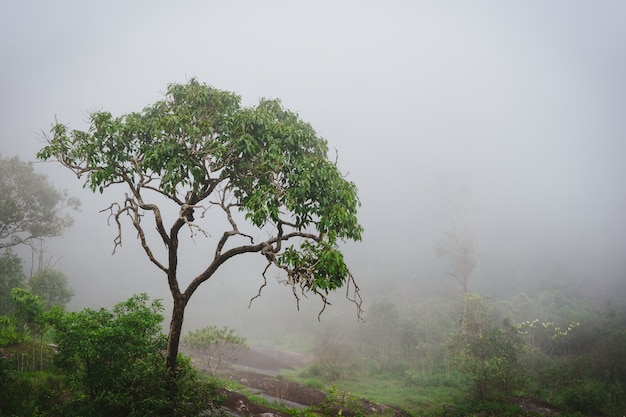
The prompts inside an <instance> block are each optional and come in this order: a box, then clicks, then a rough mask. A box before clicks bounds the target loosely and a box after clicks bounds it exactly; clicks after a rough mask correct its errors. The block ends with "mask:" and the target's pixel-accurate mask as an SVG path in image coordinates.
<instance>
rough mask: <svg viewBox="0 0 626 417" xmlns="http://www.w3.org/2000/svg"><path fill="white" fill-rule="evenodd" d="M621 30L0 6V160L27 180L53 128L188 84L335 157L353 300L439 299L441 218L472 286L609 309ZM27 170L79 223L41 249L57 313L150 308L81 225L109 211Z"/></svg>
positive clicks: (598, 21)
mask: <svg viewBox="0 0 626 417" xmlns="http://www.w3.org/2000/svg"><path fill="white" fill-rule="evenodd" d="M625 21H626V2H623V1H571V0H567V1H543V0H542V1H506V2H505V1H439V0H438V1H428V2H424V1H384V2H383V1H177V2H170V1H111V0H109V1H106V2H87V1H4V2H2V4H1V5H0V42H1V44H0V45H1V46H0V48H1V52H2V65H1V67H0V71H1V74H2V76H1V77H0V86H1V90H0V91H1V94H0V106H1V108H0V110H1V111H0V152H1V153H2V154H3V155H4V156H12V155H15V154H17V155H19V156H20V157H21V158H22V159H24V160H34V154H35V153H36V151H37V150H38V149H39V148H40V147H41V146H42V143H41V137H40V132H41V131H42V130H43V131H47V130H48V129H49V128H50V126H51V124H52V123H53V122H54V121H55V118H56V119H58V121H60V122H63V123H68V124H70V126H71V127H72V128H77V129H84V128H86V125H85V120H86V114H87V113H88V112H89V111H93V110H107V111H110V112H112V113H113V114H116V115H120V114H123V113H126V112H131V111H137V110H140V109H142V108H143V107H144V106H146V105H148V104H151V103H153V102H154V101H156V100H159V99H160V98H162V93H163V92H164V91H165V89H166V86H167V84H168V83H173V82H186V81H187V80H188V79H189V78H191V77H197V78H198V79H199V80H200V81H201V82H204V83H207V84H210V85H213V86H215V87H217V88H220V89H225V90H231V91H235V92H237V93H238V94H240V95H241V96H242V98H243V102H244V103H245V104H246V105H253V104H255V103H256V102H257V101H258V100H259V98H261V97H268V98H270V97H278V98H281V99H282V100H283V103H284V105H285V106H286V107H288V108H290V109H291V110H294V111H297V112H299V114H300V115H301V117H302V118H303V119H304V120H306V121H308V122H310V123H311V124H312V125H313V127H314V128H315V129H316V130H317V131H318V133H319V134H320V135H321V136H323V137H324V138H326V139H327V140H328V142H329V145H330V148H331V149H333V148H336V149H337V150H338V153H339V165H340V167H341V169H342V171H344V172H347V173H349V174H348V178H349V179H350V180H352V181H354V182H355V183H356V184H357V186H358V188H359V190H360V196H361V200H362V203H363V206H362V209H361V212H360V213H361V214H360V218H361V219H362V223H363V225H364V227H365V230H366V232H365V235H364V241H363V242H362V243H360V244H355V245H348V247H346V252H347V254H348V260H349V261H350V262H352V265H351V266H352V268H353V270H354V271H355V272H357V273H358V274H360V275H361V277H362V280H363V282H365V283H368V284H370V283H377V284H376V285H380V283H381V282H384V280H385V279H389V278H392V277H393V278H398V277H400V278H406V279H417V280H419V279H423V280H431V279H436V280H443V279H446V278H445V276H444V274H443V272H444V271H445V268H446V266H445V265H443V264H442V261H441V260H440V259H436V256H435V251H434V247H435V245H436V242H437V240H439V239H441V237H442V235H443V233H444V232H445V228H446V224H447V223H446V222H447V221H448V220H449V219H448V218H447V213H448V212H449V209H450V207H454V206H455V205H457V204H460V205H462V206H463V207H465V208H466V211H467V213H468V219H469V220H468V221H469V222H470V223H471V226H472V228H473V229H474V230H475V231H476V233H477V235H478V236H479V246H480V264H479V269H478V271H477V272H476V274H475V275H476V277H475V278H474V281H473V282H475V283H477V285H478V284H480V283H481V282H483V283H484V282H494V283H496V282H497V284H498V286H499V287H505V288H506V287H511V288H513V287H514V286H515V285H518V284H519V282H518V281H519V280H520V279H521V280H524V279H530V278H529V277H530V275H533V277H534V278H537V275H538V274H539V275H541V274H546V278H547V279H550V278H552V276H551V275H550V274H553V275H555V278H558V279H561V280H563V279H565V280H571V282H572V285H582V284H581V283H583V284H585V285H588V284H589V283H590V282H596V281H601V282H602V283H603V287H602V288H603V291H604V292H605V293H606V294H610V293H611V292H612V291H613V290H614V289H615V288H623V286H621V287H620V285H621V284H620V283H621V282H623V280H624V269H625V268H626V256H625V253H626V219H625V216H626V186H625V184H624V180H625V179H626V163H625V159H626V136H625V134H626V76H625V74H626V25H624V22H625ZM333 157H334V155H333ZM37 170H39V171H41V172H45V173H46V174H48V175H49V176H50V178H51V180H52V181H53V182H54V184H55V185H56V186H58V187H59V188H65V189H68V190H69V191H70V193H72V194H75V195H77V196H79V197H80V198H81V199H82V201H83V204H84V208H83V210H82V212H81V213H80V214H78V215H77V216H76V225H75V226H74V228H73V229H72V230H71V231H69V232H68V233H67V234H66V235H65V237H64V238H63V239H62V240H56V241H55V242H56V243H54V242H53V243H51V244H52V245H53V246H54V248H53V250H54V253H55V254H56V255H57V256H58V257H59V258H61V260H60V261H59V264H58V266H59V268H61V269H63V270H64V271H65V272H66V273H67V274H68V276H69V277H70V280H71V283H72V286H73V287H74V288H75V290H76V292H77V300H78V299H79V297H87V295H92V294H97V295H98V297H101V298H102V299H103V300H104V299H106V298H107V297H111V298H113V299H114V302H116V301H120V300H121V299H123V298H125V297H126V294H128V295H130V294H132V293H133V292H137V291H140V290H142V289H144V287H145V283H146V282H147V281H151V282H155V283H157V285H156V286H155V287H154V293H156V294H159V295H160V296H162V297H163V298H167V297H168V295H167V289H166V286H165V281H164V280H163V279H162V277H159V276H158V275H159V271H157V270H156V269H155V268H154V267H153V266H152V265H150V264H148V263H147V260H146V259H145V258H144V257H142V256H143V255H142V254H141V253H138V252H137V251H136V250H135V249H136V247H135V245H134V244H135V242H132V240H131V239H130V238H129V240H128V243H127V244H126V245H125V246H124V250H122V251H120V253H118V254H116V255H115V257H111V256H110V253H111V249H112V243H111V242H112V238H113V237H114V232H115V231H114V230H112V228H108V227H107V226H106V216H104V215H102V214H99V213H98V210H99V209H102V208H104V207H106V205H107V203H108V202H109V201H112V200H114V199H115V198H116V194H115V193H112V194H109V195H107V194H105V195H104V196H92V195H91V194H90V193H88V192H86V191H84V190H82V189H81V188H80V187H81V183H80V182H79V181H77V180H76V179H75V177H73V176H72V175H71V174H70V173H69V172H64V171H63V169H62V168H61V167H58V166H55V165H52V164H38V165H37ZM128 234H129V235H130V230H129V233H128ZM545 263H547V264H549V265H552V266H550V267H547V268H544V267H542V265H544V264H545ZM555 265H556V266H555ZM553 266H554V267H555V268H556V269H558V272H554V271H553V270H551V268H552V267H553ZM559 267H562V268H559ZM133 274H135V275H137V276H140V277H141V279H137V278H136V277H133ZM218 278H219V279H228V277H225V276H224V277H218ZM255 278H256V277H255ZM357 278H358V277H357ZM605 284H606V286H605ZM211 285H214V286H215V288H217V286H218V285H219V284H214V283H211ZM376 285H375V284H372V287H375V286H376ZM365 290H367V288H365ZM246 291H250V292H252V293H253V292H254V290H253V289H251V290H246ZM120 294H124V295H120ZM285 295H286V296H288V291H287V292H285ZM81 299H85V298H81ZM90 300H93V298H90ZM90 302H91V301H90ZM77 303H78V304H77V305H80V306H82V305H84V304H86V303H84V304H81V302H79V301H77ZM245 307H246V306H245V305H242V306H241V308H244V309H245Z"/></svg>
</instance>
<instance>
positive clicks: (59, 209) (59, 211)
mask: <svg viewBox="0 0 626 417" xmlns="http://www.w3.org/2000/svg"><path fill="white" fill-rule="evenodd" d="M0 195H2V199H0V248H9V247H13V246H17V245H21V244H31V243H32V242H33V241H35V240H37V239H42V238H48V237H54V236H59V235H60V234H61V232H62V231H63V230H64V229H66V228H67V227H69V226H71V225H72V218H71V217H70V216H69V215H68V214H67V213H63V209H64V208H66V207H71V208H78V206H79V205H80V203H79V201H78V200H76V199H75V198H71V197H68V196H67V194H66V193H65V192H61V191H59V190H57V189H55V188H54V187H53V186H52V185H51V184H50V182H49V181H48V179H47V178H46V176H45V175H43V174H39V173H36V172H35V171H34V169H33V165H32V164H31V163H28V162H23V161H21V160H20V159H19V158H18V157H17V156H14V157H13V158H3V157H2V155H0Z"/></svg>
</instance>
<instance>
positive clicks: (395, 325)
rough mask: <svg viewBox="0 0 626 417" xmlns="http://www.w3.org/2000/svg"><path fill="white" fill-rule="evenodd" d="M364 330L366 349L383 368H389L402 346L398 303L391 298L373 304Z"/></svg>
mask: <svg viewBox="0 0 626 417" xmlns="http://www.w3.org/2000/svg"><path fill="white" fill-rule="evenodd" d="M362 332H363V336H364V339H365V343H363V345H364V346H365V350H366V351H367V353H368V354H369V355H370V357H372V358H373V359H374V360H375V361H376V363H377V365H378V366H379V367H380V368H381V369H383V370H387V368H388V366H389V364H390V360H391V359H392V357H393V356H394V354H395V353H396V352H397V351H398V350H399V347H400V346H399V342H400V320H399V315H398V309H397V307H396V305H395V304H394V303H393V302H391V301H390V300H380V301H377V302H376V303H374V304H372V307H371V308H370V309H368V313H367V316H366V321H365V326H364V327H363V329H362Z"/></svg>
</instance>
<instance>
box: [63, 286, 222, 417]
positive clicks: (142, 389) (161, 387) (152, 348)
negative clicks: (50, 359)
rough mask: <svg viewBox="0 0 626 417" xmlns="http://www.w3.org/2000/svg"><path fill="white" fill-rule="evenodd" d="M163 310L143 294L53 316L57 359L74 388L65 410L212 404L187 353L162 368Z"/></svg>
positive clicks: (182, 411) (194, 409)
mask: <svg viewBox="0 0 626 417" xmlns="http://www.w3.org/2000/svg"><path fill="white" fill-rule="evenodd" d="M162 310H163V307H162V305H161V303H160V302H159V301H152V302H151V303H150V304H148V297H147V296H146V295H145V294H142V295H138V296H134V297H132V298H130V299H129V300H128V301H126V302H123V303H120V304H118V305H116V306H115V308H114V309H113V311H107V310H105V309H101V310H99V311H94V310H90V309H85V310H83V311H81V312H79V313H68V314H66V315H65V316H63V317H61V318H59V319H58V320H57V322H56V324H55V327H56V329H55V330H56V333H55V339H56V342H57V344H58V347H59V353H58V355H57V357H56V362H57V364H58V365H59V367H60V368H61V369H62V370H63V372H64V373H65V374H66V375H67V376H68V378H69V381H70V382H71V383H72V388H73V391H74V395H73V397H72V399H71V401H69V402H68V403H67V404H65V405H64V409H63V413H64V415H67V416H79V415H88V416H94V417H97V416H107V417H116V416H131V417H132V416H137V417H139V416H147V415H150V416H172V417H176V416H179V415H180V416H183V415H197V414H198V413H200V412H202V411H205V410H207V409H209V408H212V406H213V405H214V404H215V401H216V397H217V395H216V388H215V387H214V386H212V385H210V384H207V383H203V382H202V381H200V379H199V378H198V376H197V375H196V373H195V371H194V370H193V369H192V368H191V365H190V362H189V360H188V359H186V358H184V357H182V356H181V357H180V358H179V362H178V363H179V368H178V369H177V370H176V372H175V374H172V373H170V372H168V371H167V370H166V367H165V358H164V355H163V349H164V347H165V337H164V336H163V335H162V334H161V332H160V323H161V321H162V319H163V317H162V316H161V314H160V313H161V311H162Z"/></svg>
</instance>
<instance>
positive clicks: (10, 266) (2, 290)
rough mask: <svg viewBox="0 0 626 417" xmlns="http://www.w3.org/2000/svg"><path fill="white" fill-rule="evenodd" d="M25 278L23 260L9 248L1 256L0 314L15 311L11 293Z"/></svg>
mask: <svg viewBox="0 0 626 417" xmlns="http://www.w3.org/2000/svg"><path fill="white" fill-rule="evenodd" d="M0 204H2V203H0ZM24 279H25V277H24V270H23V269H22V260H21V259H20V258H18V257H17V256H16V255H15V254H14V253H13V252H11V250H10V249H7V250H6V251H5V252H4V255H2V256H0V316H1V315H5V316H6V315H10V314H11V313H12V312H13V304H12V303H11V297H10V293H11V290H12V289H13V288H21V287H23V286H24Z"/></svg>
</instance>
